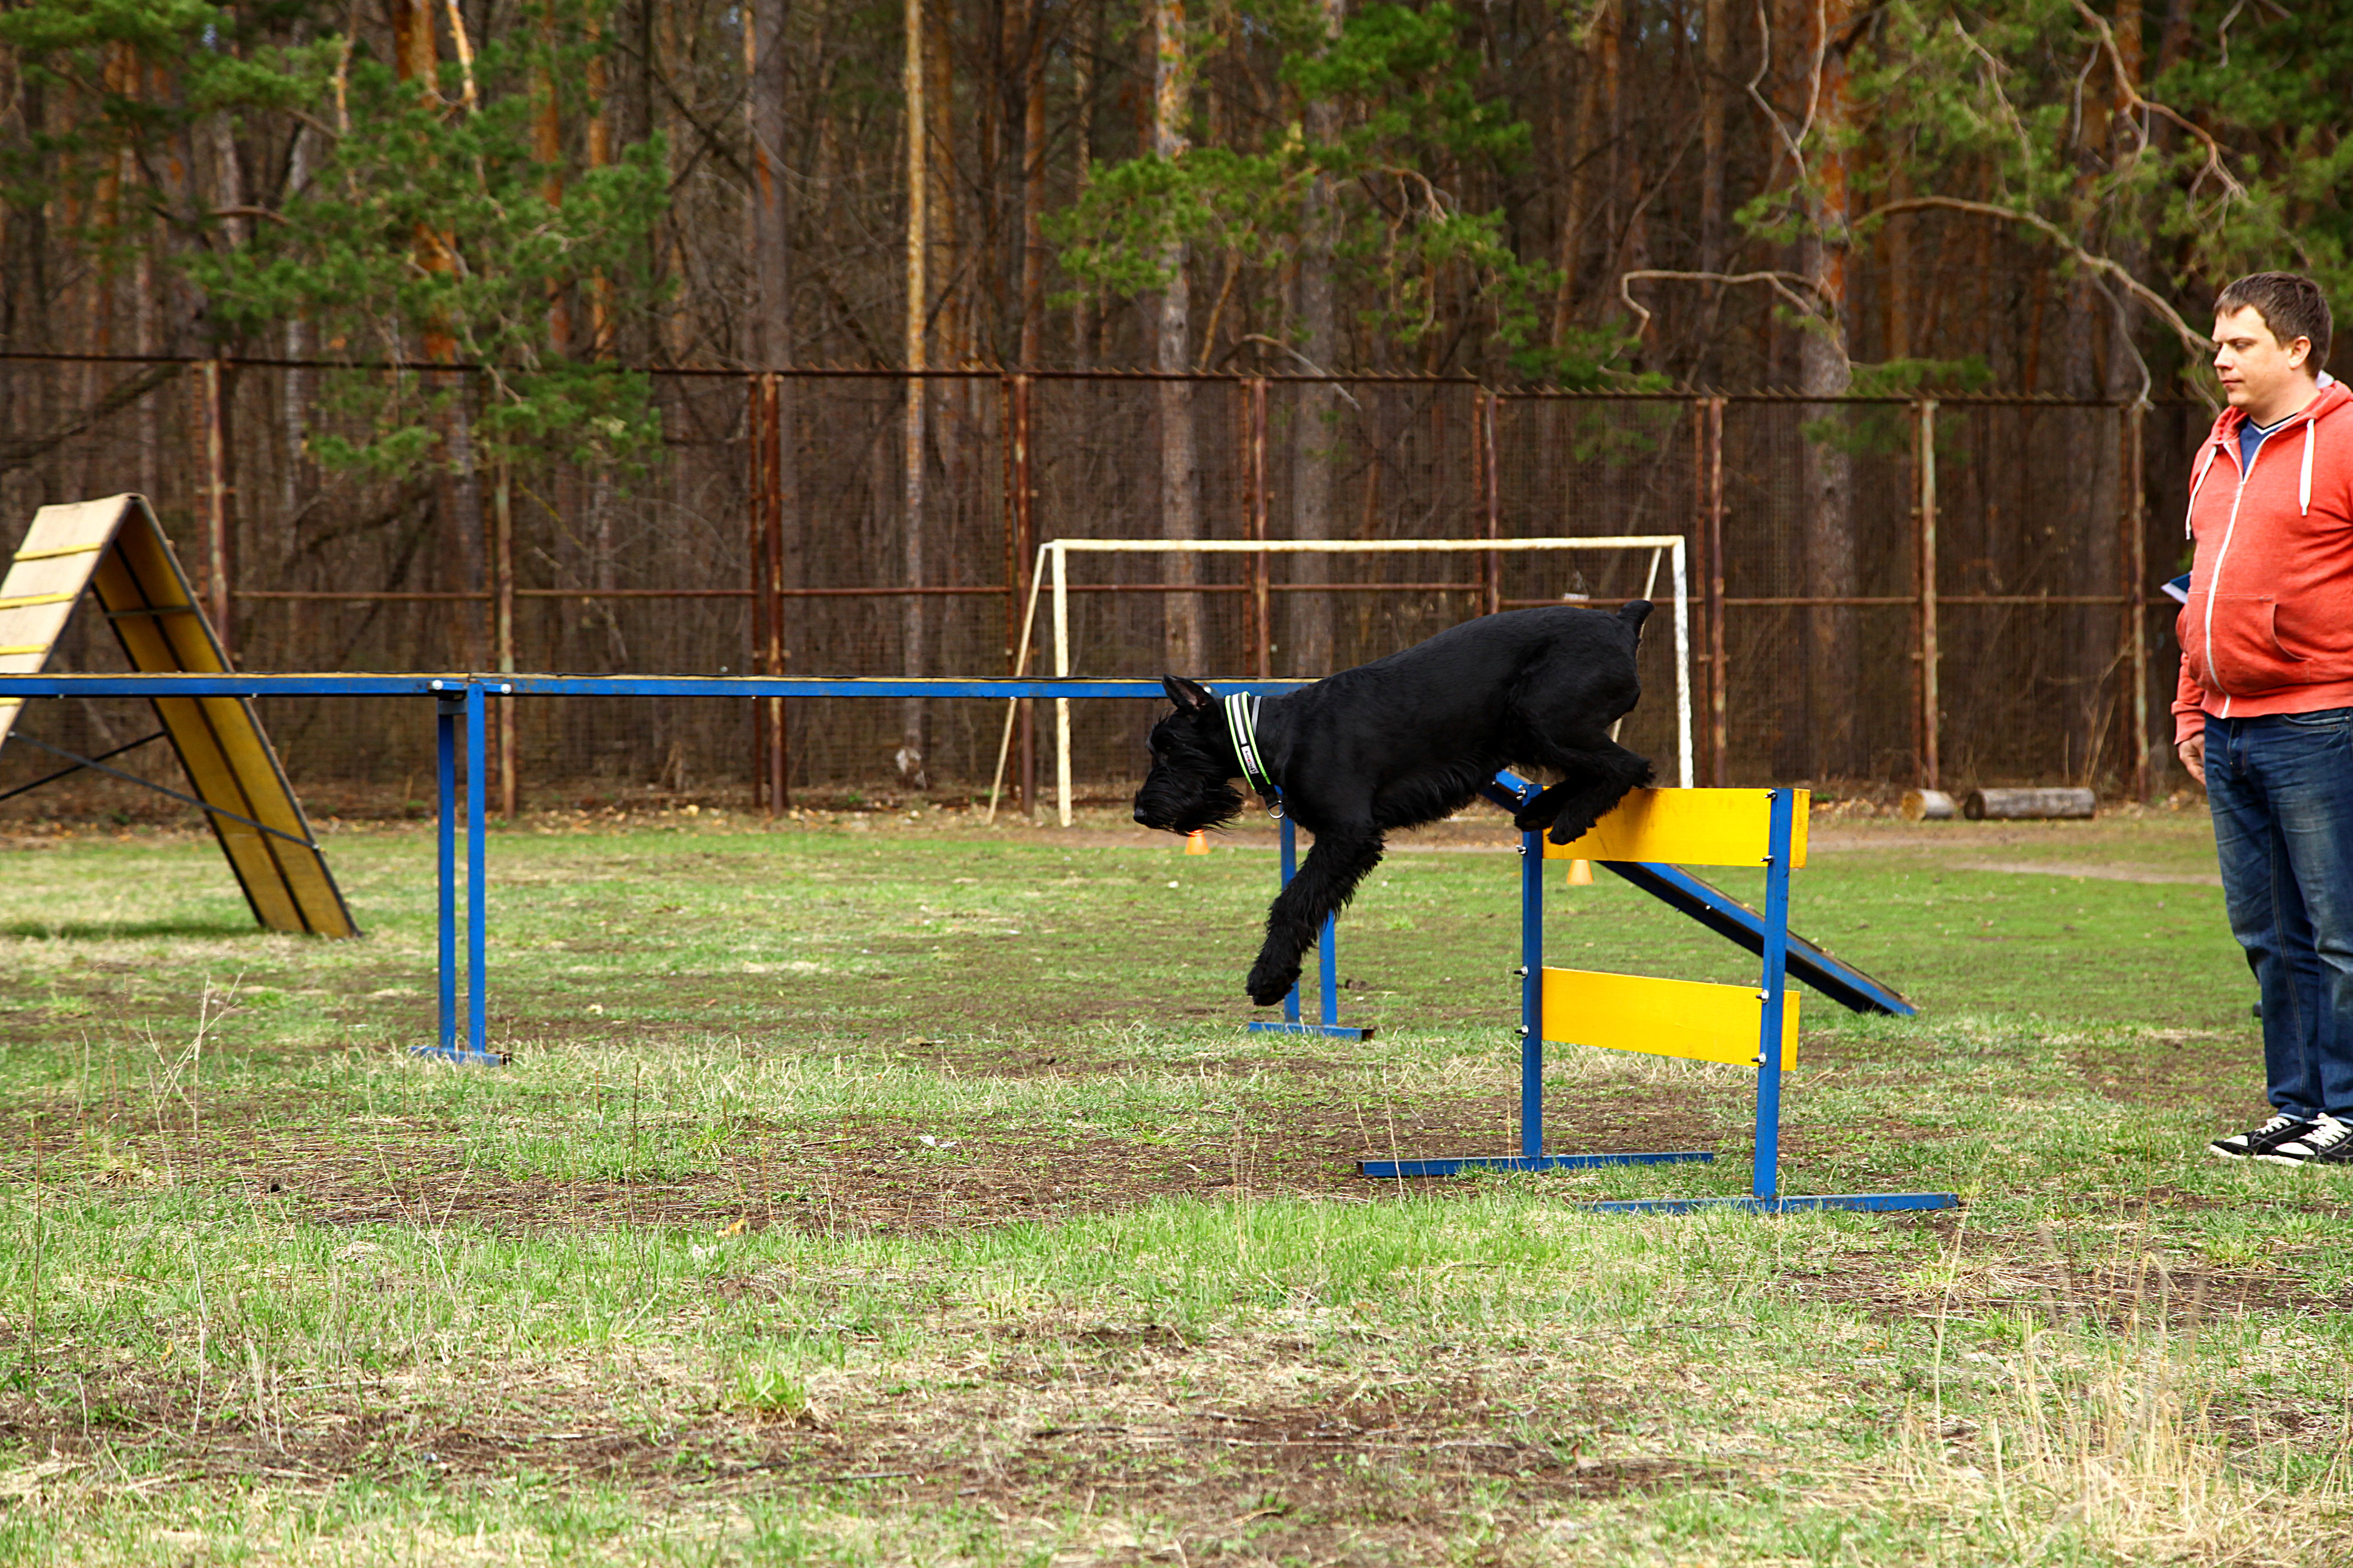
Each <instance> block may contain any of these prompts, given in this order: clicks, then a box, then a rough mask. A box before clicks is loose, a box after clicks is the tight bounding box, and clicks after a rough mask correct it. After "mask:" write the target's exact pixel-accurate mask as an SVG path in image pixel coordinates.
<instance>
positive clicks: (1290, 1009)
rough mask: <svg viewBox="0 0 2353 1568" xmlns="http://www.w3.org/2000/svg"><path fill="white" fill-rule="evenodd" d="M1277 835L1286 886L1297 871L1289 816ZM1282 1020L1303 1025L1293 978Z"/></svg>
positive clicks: (1296, 1026) (1294, 837)
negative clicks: (1300, 1019) (1279, 842)
mask: <svg viewBox="0 0 2353 1568" xmlns="http://www.w3.org/2000/svg"><path fill="white" fill-rule="evenodd" d="M1279 837H1281V839H1282V883H1281V886H1282V887H1285V888H1288V887H1289V886H1291V879H1292V878H1293V877H1294V876H1296V875H1297V874H1298V871H1299V829H1298V828H1297V827H1295V826H1293V825H1292V821H1291V818H1289V817H1287V816H1286V817H1284V818H1283V819H1282V833H1281V835H1280V836H1279ZM1282 1021H1283V1022H1284V1023H1286V1024H1288V1025H1290V1026H1292V1027H1293V1029H1300V1028H1302V1027H1303V1026H1302V1025H1301V1024H1300V1022H1299V983H1298V982H1297V981H1295V980H1294V981H1293V982H1292V983H1291V990H1290V992H1289V993H1288V994H1285V995H1284V997H1283V998H1282Z"/></svg>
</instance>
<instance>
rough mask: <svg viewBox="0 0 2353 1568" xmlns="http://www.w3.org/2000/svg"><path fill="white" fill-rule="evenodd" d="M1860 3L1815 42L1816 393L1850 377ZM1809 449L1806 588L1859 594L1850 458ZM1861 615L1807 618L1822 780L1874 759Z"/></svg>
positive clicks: (1836, 388)
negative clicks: (1851, 199)
mask: <svg viewBox="0 0 2353 1568" xmlns="http://www.w3.org/2000/svg"><path fill="white" fill-rule="evenodd" d="M1855 3H1856V0H1831V3H1830V4H1829V5H1827V6H1826V7H1825V9H1824V10H1823V11H1822V12H1821V13H1820V16H1821V26H1822V27H1823V29H1824V31H1823V33H1822V35H1821V36H1820V37H1819V38H1818V39H1817V40H1816V44H1817V47H1818V48H1820V58H1821V62H1822V63H1821V100H1820V104H1819V106H1818V108H1817V116H1818V118H1817V121H1816V130H1817V132H1818V140H1817V142H1816V148H1817V149H1818V150H1817V151H1815V153H1814V164H1813V176H1814V187H1815V196H1814V206H1815V211H1814V213H1813V215H1812V216H1813V219H1814V221H1813V222H1812V223H1811V224H1810V225H1809V226H1808V228H1809V232H1808V233H1807V235H1806V236H1805V237H1804V238H1802V239H1801V240H1800V241H1799V247H1798V252H1799V271H1800V272H1801V273H1803V274H1804V276H1805V279H1806V280H1807V282H1809V283H1810V284H1811V285H1812V286H1813V291H1814V296H1815V298H1816V300H1818V301H1819V302H1820V308H1821V310H1822V318H1821V319H1820V320H1819V321H1810V322H1807V323H1806V324H1805V331H1804V334H1803V336H1802V337H1801V338H1800V339H1799V344H1798V389H1799V391H1800V392H1802V393H1804V394H1805V395H1808V396H1810V397H1836V396H1839V395H1842V394H1844V393H1845V392H1846V390H1847V389H1848V387H1849V386H1850V385H1851V384H1852V380H1853V369H1852V363H1851V362H1850V361H1849V359H1848V351H1847V341H1846V305H1847V249H1848V238H1849V231H1848V219H1849V206H1848V193H1847V163H1846V151H1845V148H1844V145H1843V138H1844V135H1845V132H1846V129H1847V126H1848V123H1849V121H1851V120H1852V113H1851V109H1850V105H1849V101H1848V99H1847V89H1846V56H1845V54H1844V52H1843V48H1842V46H1843V44H1844V42H1845V39H1844V37H1843V35H1844V33H1845V30H1846V25H1847V21H1848V19H1849V17H1850V16H1852V12H1853V9H1854V5H1855ZM1811 413H1812V416H1813V417H1814V418H1817V419H1824V420H1826V421H1830V420H1835V419H1838V418H1839V417H1841V416H1842V411H1841V410H1838V409H1835V408H1816V409H1814V410H1812V411H1811ZM1841 427H1842V426H1841ZM1803 454H1804V455H1803V461H1802V474H1803V478H1802V489H1801V493H1802V494H1803V495H1804V497H1805V499H1806V519H1805V529H1804V532H1805V542H1806V574H1807V578H1808V582H1807V584H1806V591H1807V592H1808V593H1809V594H1810V595H1820V596H1823V597H1841V596H1848V595H1853V594H1854V593H1855V592H1856V572H1855V542H1854V515H1853V505H1854V493H1853V491H1854V472H1853V468H1854V465H1853V459H1852V457H1851V456H1850V455H1849V454H1848V453H1847V451H1846V450H1845V448H1844V447H1841V446H1840V445H1838V444H1837V443H1836V441H1834V440H1831V441H1809V442H1807V443H1806V444H1805V446H1804V448H1803ZM1854 617H1855V612H1854V611H1853V609H1852V608H1851V607H1849V606H1846V605H1816V606H1814V607H1813V608H1812V609H1811V610H1810V612H1809V613H1808V616H1807V620H1808V623H1809V624H1808V626H1807V637H1806V644H1807V659H1806V678H1807V689H1808V690H1807V695H1808V702H1807V707H1808V709H1809V718H1810V723H1811V726H1812V739H1813V744H1812V748H1811V750H1812V753H1813V756H1812V768H1811V771H1812V773H1813V774H1814V776H1816V777H1818V778H1826V779H1827V778H1851V777H1855V776H1858V775H1860V774H1861V773H1862V772H1863V770H1864V768H1865V767H1866V765H1867V763H1866V760H1865V759H1864V758H1863V756H1862V751H1861V747H1860V745H1859V741H1860V736H1859V734H1858V732H1857V728H1856V724H1855V714H1856V710H1857V708H1858V707H1859V706H1860V693H1859V690H1858V688H1859V686H1860V684H1861V679H1862V659H1861V657H1860V653H1861V644H1860V640H1859V639H1858V638H1857V637H1856V635H1855V624H1854Z"/></svg>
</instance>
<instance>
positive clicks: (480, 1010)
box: [466, 685, 491, 1057]
mask: <svg viewBox="0 0 2353 1568" xmlns="http://www.w3.org/2000/svg"><path fill="white" fill-rule="evenodd" d="M489 706H490V704H489V702H488V701H487V700H485V699H484V697H483V696H482V689H481V688H480V686H479V685H470V686H468V687H467V688H466V1047H467V1049H468V1050H469V1051H470V1052H471V1053H472V1054H473V1055H475V1056H478V1057H479V1056H481V1055H484V1054H485V1053H486V1049H487V1047H486V1043H485V1039H484V1037H485V1036H486V1035H487V1034H488V1033H489V1018H488V1016H487V1014H488V1009H489V1006H490V995H491V987H490V975H489V972H488V971H487V970H486V969H485V968H484V967H483V957H484V950H485V949H486V947H487V946H488V945H489V943H488V937H489V925H488V919H489V915H490V910H489V907H488V905H489V891H490V889H489V887H488V882H489V879H488V876H487V875H486V873H485V871H484V869H483V859H484V852H485V842H484V841H485V840H486V839H487V838H488V837H489V835H488V834H486V833H485V832H484V831H483V822H482V818H483V808H484V805H485V802H484V800H483V796H484V795H487V794H488V793H489V792H488V791H487V790H485V789H484V788H483V787H482V785H483V781H484V780H485V779H486V778H488V777H489V773H490V770H489V768H488V767H487V766H486V763H487V761H488V755H489V748H488V746H487V745H486V744H485V743H484V742H485V737H484V733H483V731H484V728H485V726H484V710H486V709H487V708H488V707H489Z"/></svg>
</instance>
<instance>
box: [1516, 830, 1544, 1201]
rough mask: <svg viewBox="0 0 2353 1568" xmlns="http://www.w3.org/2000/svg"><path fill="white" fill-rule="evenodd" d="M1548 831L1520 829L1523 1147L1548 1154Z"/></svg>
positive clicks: (1528, 1153)
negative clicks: (1546, 1109)
mask: <svg viewBox="0 0 2353 1568" xmlns="http://www.w3.org/2000/svg"><path fill="white" fill-rule="evenodd" d="M1544 868H1545V861H1544V835H1543V834H1541V833H1523V834H1521V835H1520V1152H1521V1154H1522V1155H1524V1156H1525V1157H1526V1158H1528V1159H1531V1160H1535V1159H1540V1158H1542V1157H1543V1155H1544Z"/></svg>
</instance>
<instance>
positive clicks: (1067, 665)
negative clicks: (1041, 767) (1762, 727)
mask: <svg viewBox="0 0 2353 1568" xmlns="http://www.w3.org/2000/svg"><path fill="white" fill-rule="evenodd" d="M1560 551H1571V552H1580V551H1581V552H1596V551H1647V552H1649V553H1650V567H1649V571H1648V574H1646V576H1645V578H1644V581H1643V585H1642V597H1644V598H1646V599H1648V598H1655V597H1656V594H1657V589H1658V585H1659V569H1660V568H1661V567H1662V565H1663V566H1664V567H1666V568H1667V573H1668V578H1669V582H1670V583H1671V584H1672V588H1673V593H1674V630H1675V752H1676V754H1675V773H1676V782H1677V783H1678V784H1680V785H1681V786H1682V787H1683V788H1684V789H1689V788H1691V787H1692V784H1693V762H1692V667H1691V595H1690V584H1689V580H1688V576H1687V573H1686V570H1685V563H1684V549H1683V535H1682V534H1680V533H1630V534H1605V535H1600V536H1597V537H1594V538H1590V539H1374V540H1358V539H1348V540H1341V539H1050V540H1048V541H1046V542H1044V543H1043V544H1040V545H1039V547H1038V561H1037V565H1036V567H1035V568H1034V569H1033V570H1032V571H1031V573H1030V574H1029V604H1028V606H1027V607H1026V608H1025V609H1024V610H1023V612H1022V616H1021V643H1020V649H1019V652H1018V654H1017V655H1016V657H1015V662H1014V669H1013V673H1014V677H1015V679H1019V678H1020V677H1022V676H1024V675H1027V674H1028V673H1029V647H1030V642H1031V634H1032V632H1033V631H1034V630H1035V628H1036V626H1037V617H1038V600H1039V595H1040V593H1041V592H1050V593H1051V595H1052V605H1051V609H1050V616H1051V619H1052V624H1053V638H1054V675H1055V678H1056V679H1065V678H1067V677H1068V676H1069V675H1070V674H1071V582H1070V575H1071V574H1070V559H1071V555H1073V554H1082V555H1117V554H1129V555H1146V554H1148V555H1170V554H1198V555H1401V554H1422V555H1439V554H1450V555H1464V554H1476V553H1494V554H1514V553H1517V554H1531V553H1545V552H1560ZM1170 591H1171V592H1181V590H1177V589H1172V590H1170ZM1565 596H1566V595H1565ZM1017 708H1018V700H1016V701H1014V702H1010V703H1008V705H1007V707H1006V713H1005V732H1004V734H1003V735H1002V736H1001V737H1000V738H999V739H998V742H997V773H996V776H995V778H993V779H992V780H991V781H990V783H989V786H988V811H989V815H990V816H992V817H994V816H996V814H997V796H998V794H999V792H1000V791H1001V790H1002V789H1003V787H1004V784H1005V763H1006V758H1007V756H1008V753H1009V752H1010V750H1011V747H1012V743H1013V716H1014V712H1015V710H1016V709H1017ZM1054 787H1055V808H1056V816H1057V819H1058V820H1059V821H1060V824H1061V826H1064V827H1068V826H1070V825H1071V700H1070V699H1069V698H1067V697H1058V698H1056V699H1055V700H1054Z"/></svg>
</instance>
